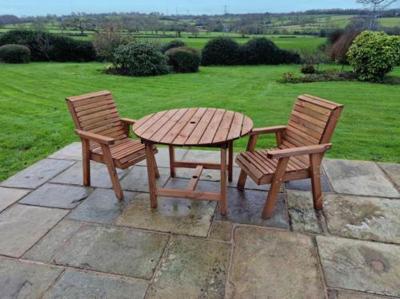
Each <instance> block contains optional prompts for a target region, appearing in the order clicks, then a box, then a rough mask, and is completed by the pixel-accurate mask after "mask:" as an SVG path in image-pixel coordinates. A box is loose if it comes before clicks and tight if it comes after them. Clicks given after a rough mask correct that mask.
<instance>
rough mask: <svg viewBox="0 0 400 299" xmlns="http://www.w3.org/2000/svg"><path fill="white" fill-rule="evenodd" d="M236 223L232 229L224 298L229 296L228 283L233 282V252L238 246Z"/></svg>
mask: <svg viewBox="0 0 400 299" xmlns="http://www.w3.org/2000/svg"><path fill="white" fill-rule="evenodd" d="M235 229H236V228H235V225H233V227H232V231H231V240H230V241H231V243H230V244H231V246H230V247H231V248H230V252H229V260H228V268H227V269H226V278H225V288H224V298H228V297H227V289H228V285H230V284H231V282H230V276H231V270H232V267H233V252H234V250H235V248H236V245H235V241H234V234H235Z"/></svg>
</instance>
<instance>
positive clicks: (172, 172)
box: [168, 145, 176, 178]
mask: <svg viewBox="0 0 400 299" xmlns="http://www.w3.org/2000/svg"><path fill="white" fill-rule="evenodd" d="M168 151H169V172H170V175H171V178H174V177H175V176H176V173H175V165H174V164H175V149H174V146H173V145H169V146H168Z"/></svg>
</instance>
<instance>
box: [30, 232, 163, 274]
mask: <svg viewBox="0 0 400 299" xmlns="http://www.w3.org/2000/svg"><path fill="white" fill-rule="evenodd" d="M57 230H58V234H61V233H64V237H55V236H54V234H53V235H47V236H46V237H45V238H44V239H43V241H42V242H41V243H39V244H38V245H37V246H38V248H37V249H35V248H32V251H33V250H35V251H36V254H34V253H28V254H27V257H30V258H35V259H36V258H37V259H38V260H44V261H48V260H49V259H51V260H52V262H53V263H55V264H58V265H66V266H73V267H78V268H82V269H88V270H95V271H100V272H107V273H114V274H121V275H127V276H132V277H136V278H142V279H150V278H151V277H152V275H153V271H154V269H155V267H156V265H157V263H158V261H159V259H160V257H161V254H162V252H163V250H164V247H165V246H166V244H167V242H168V236H167V235H165V234H157V233H152V232H143V231H137V230H133V229H129V228H121V227H104V226H99V225H95V224H81V225H80V227H79V229H78V230H76V227H74V228H73V229H71V230H68V229H66V228H65V225H64V227H58V228H57ZM46 239H47V240H46ZM55 241H57V242H55ZM47 246H51V247H52V248H50V249H49V248H46V247H47ZM40 248H45V250H43V251H41V250H40ZM54 253H55V254H54Z"/></svg>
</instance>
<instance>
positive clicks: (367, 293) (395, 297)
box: [328, 287, 400, 299]
mask: <svg viewBox="0 0 400 299" xmlns="http://www.w3.org/2000/svg"><path fill="white" fill-rule="evenodd" d="M328 290H331V291H345V292H349V293H355V294H356V295H377V296H379V297H382V299H385V298H386V299H398V298H400V297H398V296H391V295H383V294H380V293H373V292H364V291H360V290H354V289H344V288H339V287H332V288H329V289H328ZM335 295H336V294H335ZM331 299H337V297H336V296H335V298H331Z"/></svg>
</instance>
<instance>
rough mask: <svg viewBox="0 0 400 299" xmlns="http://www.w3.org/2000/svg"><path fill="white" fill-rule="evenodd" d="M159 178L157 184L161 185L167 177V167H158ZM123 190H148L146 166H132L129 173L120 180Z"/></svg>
mask: <svg viewBox="0 0 400 299" xmlns="http://www.w3.org/2000/svg"><path fill="white" fill-rule="evenodd" d="M158 171H159V172H160V178H158V179H157V185H158V186H159V187H162V186H163V185H164V184H165V183H166V182H167V180H168V178H169V169H167V168H159V169H158ZM121 186H122V189H123V190H129V191H138V192H149V180H148V176H147V168H146V167H142V166H134V167H132V168H131V169H130V171H129V173H128V174H127V175H126V176H125V177H124V179H123V180H122V181H121Z"/></svg>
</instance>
